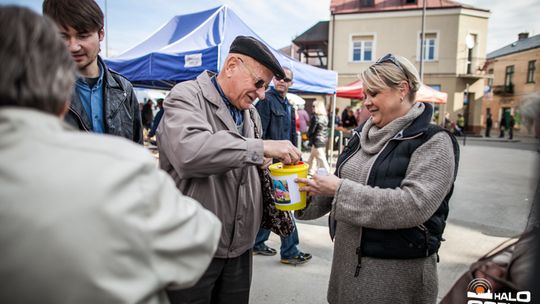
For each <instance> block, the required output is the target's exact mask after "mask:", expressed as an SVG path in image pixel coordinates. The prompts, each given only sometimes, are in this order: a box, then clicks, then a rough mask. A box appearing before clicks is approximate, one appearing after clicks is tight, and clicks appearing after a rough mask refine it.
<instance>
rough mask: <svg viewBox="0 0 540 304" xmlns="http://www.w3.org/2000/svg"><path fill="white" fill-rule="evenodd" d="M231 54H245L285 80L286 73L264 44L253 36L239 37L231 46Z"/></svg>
mask: <svg viewBox="0 0 540 304" xmlns="http://www.w3.org/2000/svg"><path fill="white" fill-rule="evenodd" d="M229 53H237V54H244V55H246V56H249V57H251V58H253V59H255V60H256V61H257V62H259V63H260V64H262V65H264V66H265V67H267V68H268V69H269V70H270V71H272V73H274V75H275V76H276V78H278V79H283V78H285V72H284V71H283V68H282V67H281V65H280V64H279V61H278V60H277V59H276V57H274V55H273V54H272V52H271V51H270V49H268V47H267V46H266V45H264V43H262V42H260V41H259V40H257V39H255V38H253V37H251V36H238V37H236V38H235V39H234V41H233V42H232V44H231V48H230V50H229Z"/></svg>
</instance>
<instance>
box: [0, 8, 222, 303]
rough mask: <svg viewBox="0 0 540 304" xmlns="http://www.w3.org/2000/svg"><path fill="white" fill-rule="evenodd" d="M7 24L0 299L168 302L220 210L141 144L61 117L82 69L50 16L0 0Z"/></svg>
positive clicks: (211, 234)
mask: <svg viewBox="0 0 540 304" xmlns="http://www.w3.org/2000/svg"><path fill="white" fill-rule="evenodd" d="M0 28H3V29H9V30H3V31H0V41H2V43H0V65H1V66H2V70H3V71H4V72H3V73H0V159H1V160H2V161H0V172H1V173H0V185H1V186H0V257H1V258H0V281H1V282H2V284H0V303H41V304H62V303H168V301H167V295H166V294H165V292H164V288H165V287H172V288H186V287H189V286H193V285H194V284H195V283H196V282H197V281H198V279H199V278H200V277H201V276H202V274H203V273H204V271H205V270H206V267H207V266H208V265H209V264H210V262H211V260H212V257H213V255H214V252H215V250H216V248H217V244H218V240H219V237H220V234H221V225H220V222H219V220H218V219H217V217H216V216H215V215H214V214H212V213H211V212H209V211H208V210H206V209H205V208H203V207H202V206H201V205H200V204H199V203H197V202H196V201H195V200H193V199H191V198H189V197H187V196H183V195H182V194H181V193H180V192H179V191H178V189H177V188H176V185H175V184H174V182H173V180H172V179H171V178H170V176H169V175H168V174H167V173H166V172H163V171H162V170H160V169H158V168H157V167H156V162H155V159H154V158H153V157H152V156H151V155H150V153H148V151H147V150H146V149H145V148H143V147H142V146H140V145H138V144H134V143H132V142H129V141H127V140H124V139H122V138H118V137H115V136H107V135H100V136H97V135H96V134H91V133H82V132H74V129H73V128H72V127H70V126H68V125H66V124H65V123H63V122H62V121H61V118H62V117H63V116H64V115H65V114H66V112H67V111H68V108H69V99H70V95H71V94H72V89H73V84H74V82H75V77H76V76H75V73H76V70H75V63H74V62H73V60H72V58H71V56H70V54H69V53H68V51H67V50H66V47H65V46H64V43H63V41H62V39H61V38H60V35H59V34H58V32H57V31H56V27H55V25H54V23H53V22H52V21H51V20H49V18H47V17H43V16H40V15H38V14H37V13H35V12H33V11H31V10H30V9H28V8H21V7H16V6H3V5H0ZM81 172H83V173H84V174H80V173H81Z"/></svg>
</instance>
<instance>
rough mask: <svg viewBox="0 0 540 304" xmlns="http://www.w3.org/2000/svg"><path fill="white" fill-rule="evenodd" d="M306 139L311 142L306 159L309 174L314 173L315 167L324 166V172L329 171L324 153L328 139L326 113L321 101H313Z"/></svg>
mask: <svg viewBox="0 0 540 304" xmlns="http://www.w3.org/2000/svg"><path fill="white" fill-rule="evenodd" d="M308 139H309V143H310V144H311V154H310V155H309V160H308V164H309V171H310V174H311V175H314V174H315V172H316V170H317V168H324V169H326V172H328V173H330V166H329V165H328V161H327V160H326V155H325V153H324V149H325V147H326V142H327V141H328V115H327V114H326V109H325V108H324V103H323V102H322V101H315V102H313V114H311V120H310V123H309V129H308ZM314 161H317V166H314Z"/></svg>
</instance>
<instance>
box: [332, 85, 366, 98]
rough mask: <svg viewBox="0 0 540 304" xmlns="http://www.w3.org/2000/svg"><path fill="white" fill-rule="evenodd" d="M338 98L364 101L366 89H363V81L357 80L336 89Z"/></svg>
mask: <svg viewBox="0 0 540 304" xmlns="http://www.w3.org/2000/svg"><path fill="white" fill-rule="evenodd" d="M336 95H337V97H342V98H351V99H364V89H362V80H356V81H353V82H351V83H349V84H346V85H344V86H342V87H337V89H336Z"/></svg>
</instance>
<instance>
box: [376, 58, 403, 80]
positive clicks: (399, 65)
mask: <svg viewBox="0 0 540 304" xmlns="http://www.w3.org/2000/svg"><path fill="white" fill-rule="evenodd" d="M385 62H391V63H393V64H394V65H395V66H397V67H398V68H399V69H400V70H401V71H402V72H403V75H405V77H406V78H407V82H408V81H409V75H407V72H406V71H405V68H403V66H402V65H401V63H400V62H399V60H398V59H397V58H396V56H394V55H392V54H390V53H388V54H386V55H384V56H382V57H381V58H379V60H377V62H375V65H377V64H381V63H385Z"/></svg>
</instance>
